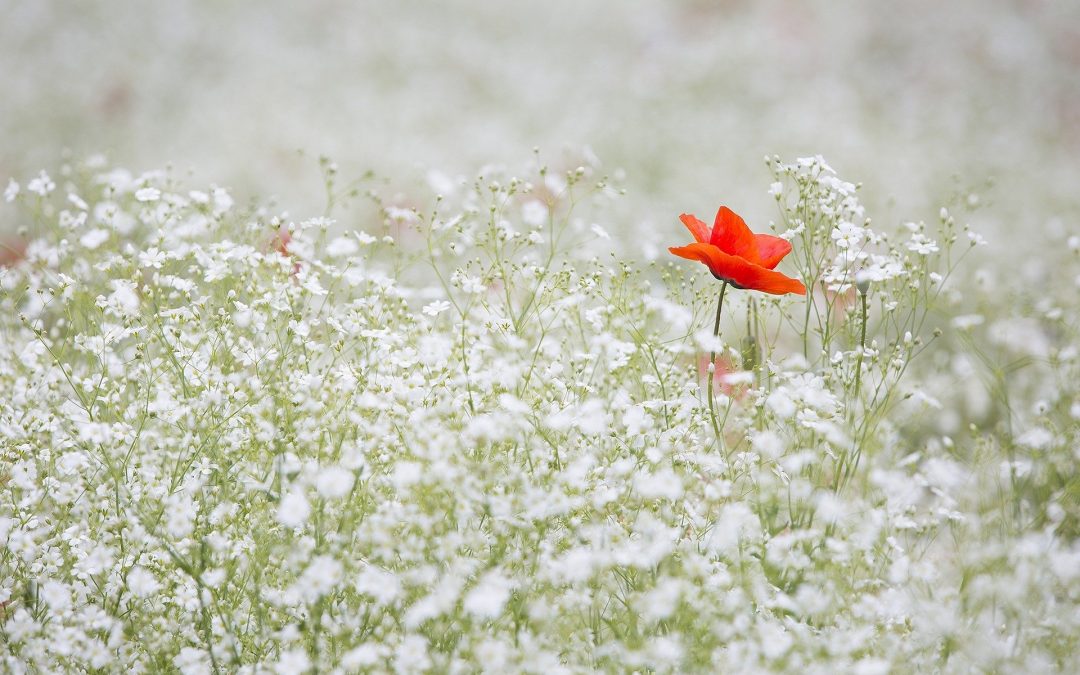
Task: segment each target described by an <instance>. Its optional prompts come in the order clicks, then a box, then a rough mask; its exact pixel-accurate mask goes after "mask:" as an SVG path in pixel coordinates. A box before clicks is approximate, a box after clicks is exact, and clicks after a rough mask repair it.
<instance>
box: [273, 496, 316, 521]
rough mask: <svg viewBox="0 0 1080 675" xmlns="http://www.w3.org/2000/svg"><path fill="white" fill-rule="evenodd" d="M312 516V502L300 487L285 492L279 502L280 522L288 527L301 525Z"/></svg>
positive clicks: (278, 516) (278, 513) (278, 515)
mask: <svg viewBox="0 0 1080 675" xmlns="http://www.w3.org/2000/svg"><path fill="white" fill-rule="evenodd" d="M310 517H311V503H310V502H308V499H307V496H306V495H305V494H304V492H303V490H301V489H300V488H293V489H292V490H290V491H289V492H287V493H285V496H284V497H282V498H281V503H280V504H278V510H277V519H278V522H279V523H281V524H282V525H284V526H286V527H301V526H303V525H304V523H306V522H307V521H308V518H310Z"/></svg>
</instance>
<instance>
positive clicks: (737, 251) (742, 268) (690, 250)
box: [668, 206, 806, 295]
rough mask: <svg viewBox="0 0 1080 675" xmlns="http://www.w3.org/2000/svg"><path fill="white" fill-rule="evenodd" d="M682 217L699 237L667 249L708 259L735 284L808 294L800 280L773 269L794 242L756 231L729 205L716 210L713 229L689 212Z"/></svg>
mask: <svg viewBox="0 0 1080 675" xmlns="http://www.w3.org/2000/svg"><path fill="white" fill-rule="evenodd" d="M679 220H681V221H682V222H683V225H686V228H687V229H688V230H690V233H691V234H693V235H694V239H696V240H697V241H695V242H694V243H693V244H690V245H688V246H678V247H673V248H669V249H668V250H669V251H671V252H672V253H674V254H675V255H677V256H679V257H680V258H686V259H688V260H697V261H698V262H702V263H705V266H706V267H708V268H709V271H710V272H712V273H713V276H714V277H716V278H717V279H720V280H722V281H726V282H728V283H729V284H731V285H732V286H734V287H735V288H746V289H749V290H752V291H761V292H763V293H772V294H773V295H783V294H785V293H798V294H799V295H805V294H806V287H805V286H803V284H802V282H801V281H799V280H798V279H792V278H791V277H788V276H784V275H783V274H781V273H780V272H777V271H775V270H774V269H773V268H775V267H776V265H777V264H778V263H779V262H780V261H781V260H783V258H784V256H786V255H787V254H788V253H791V242H789V241H787V240H785V239H781V238H780V237H774V236H772V235H771V234H754V233H753V232H751V231H750V228H748V227H747V226H746V223H745V222H743V219H742V218H740V217H739V216H738V215H736V214H735V212H734V211H732V210H731V209H729V208H728V207H726V206H721V207H720V210H719V211H717V212H716V222H715V223H714V224H713V228H712V232H709V227H708V225H706V224H705V223H703V222H701V221H700V220H698V219H697V218H696V217H694V216H692V215H690V214H687V213H684V214H682V215H681V216H679Z"/></svg>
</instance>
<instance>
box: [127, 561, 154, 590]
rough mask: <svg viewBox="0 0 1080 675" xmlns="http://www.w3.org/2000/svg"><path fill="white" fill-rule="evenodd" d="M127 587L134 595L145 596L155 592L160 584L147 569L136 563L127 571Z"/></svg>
mask: <svg viewBox="0 0 1080 675" xmlns="http://www.w3.org/2000/svg"><path fill="white" fill-rule="evenodd" d="M127 587H128V590H129V591H131V593H132V594H133V595H134V596H135V597H137V598H145V597H149V596H151V595H153V594H154V593H157V592H158V590H160V589H161V584H160V583H158V580H157V578H156V577H155V576H154V575H153V574H151V573H150V571H149V570H147V569H146V568H145V567H142V566H141V565H136V566H135V567H132V568H131V569H130V570H129V571H128V574H127Z"/></svg>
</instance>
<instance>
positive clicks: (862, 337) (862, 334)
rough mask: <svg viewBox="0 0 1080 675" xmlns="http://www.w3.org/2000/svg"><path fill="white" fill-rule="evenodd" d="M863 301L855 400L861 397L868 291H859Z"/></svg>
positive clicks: (856, 363)
mask: <svg viewBox="0 0 1080 675" xmlns="http://www.w3.org/2000/svg"><path fill="white" fill-rule="evenodd" d="M859 300H860V301H861V302H862V327H861V328H860V329H859V358H858V359H857V360H856V361H855V400H856V401H857V400H858V399H859V384H860V381H861V379H862V360H863V353H864V352H865V351H866V293H862V292H860V293H859Z"/></svg>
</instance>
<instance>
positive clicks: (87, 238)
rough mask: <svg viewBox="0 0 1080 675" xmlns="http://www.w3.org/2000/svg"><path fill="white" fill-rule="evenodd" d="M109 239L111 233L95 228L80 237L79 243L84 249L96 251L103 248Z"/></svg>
mask: <svg viewBox="0 0 1080 675" xmlns="http://www.w3.org/2000/svg"><path fill="white" fill-rule="evenodd" d="M108 239H109V231H108V230H103V229H101V228H100V227H95V228H94V229H92V230H87V231H86V232H84V233H83V236H81V237H79V243H80V244H82V246H83V247H84V248H87V249H90V250H94V249H95V248H97V247H98V246H101V245H102V244H104V243H105V242H106V241H107V240H108Z"/></svg>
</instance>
